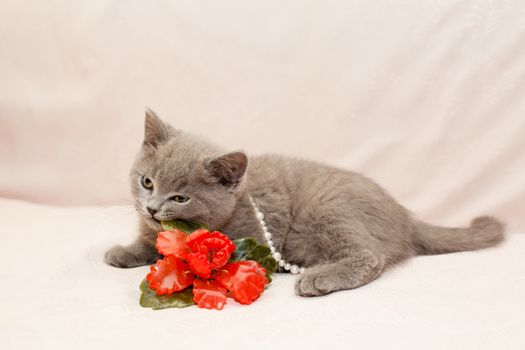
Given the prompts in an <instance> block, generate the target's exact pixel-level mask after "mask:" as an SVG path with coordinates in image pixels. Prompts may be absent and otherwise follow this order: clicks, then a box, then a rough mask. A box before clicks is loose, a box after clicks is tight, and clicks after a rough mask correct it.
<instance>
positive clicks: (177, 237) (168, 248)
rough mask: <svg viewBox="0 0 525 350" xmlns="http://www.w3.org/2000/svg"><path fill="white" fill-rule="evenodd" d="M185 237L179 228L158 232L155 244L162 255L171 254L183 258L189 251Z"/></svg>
mask: <svg viewBox="0 0 525 350" xmlns="http://www.w3.org/2000/svg"><path fill="white" fill-rule="evenodd" d="M186 237H188V235H187V234H186V233H184V232H182V231H180V230H171V231H163V232H159V235H158V236H157V244H156V245H155V246H156V247H157V250H158V251H159V253H161V254H162V255H164V256H168V255H173V256H175V257H177V258H179V259H182V260H184V259H186V256H187V255H188V253H189V251H190V249H189V248H188V246H187V245H186Z"/></svg>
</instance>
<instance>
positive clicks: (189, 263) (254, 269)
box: [140, 220, 277, 310]
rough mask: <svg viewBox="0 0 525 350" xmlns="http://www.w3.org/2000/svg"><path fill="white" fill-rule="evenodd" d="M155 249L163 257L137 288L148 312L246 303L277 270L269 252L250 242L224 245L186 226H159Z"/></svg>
mask: <svg viewBox="0 0 525 350" xmlns="http://www.w3.org/2000/svg"><path fill="white" fill-rule="evenodd" d="M162 227H163V229H164V230H165V231H162V232H159V233H158V236H157V243H156V247H157V250H158V251H159V253H160V254H162V255H163V256H164V258H162V259H160V260H158V261H157V263H156V264H155V265H152V266H151V267H150V272H149V273H148V275H147V276H146V278H145V279H144V280H143V281H142V283H141V285H140V290H141V291H142V295H141V297H140V305H141V306H143V307H149V308H152V309H154V310H158V309H165V308H170V307H177V308H182V307H186V306H191V305H194V304H196V305H197V306H198V307H200V308H207V309H217V310H221V309H222V308H223V307H224V305H226V303H227V300H228V297H230V298H233V299H234V300H235V301H237V302H238V303H240V304H251V303H252V302H253V301H255V300H256V299H257V298H259V296H260V295H261V294H262V293H263V292H264V289H265V288H266V286H267V285H268V283H270V282H271V275H272V273H274V272H275V271H276V270H277V262H276V261H275V259H274V258H273V257H272V254H271V251H270V248H269V247H268V246H266V245H263V244H258V243H257V241H256V240H255V239H254V238H241V239H237V240H233V241H232V240H230V239H229V238H228V237H227V236H226V235H224V234H222V233H220V232H218V231H214V232H210V231H209V230H207V229H206V228H203V227H202V226H200V225H197V224H194V223H189V222H186V221H180V220H177V221H169V222H162Z"/></svg>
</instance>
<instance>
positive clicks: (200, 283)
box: [193, 279, 227, 310]
mask: <svg viewBox="0 0 525 350" xmlns="http://www.w3.org/2000/svg"><path fill="white" fill-rule="evenodd" d="M226 292H227V290H226V288H224V287H223V286H221V285H220V284H219V283H217V282H216V281H214V280H200V279H197V280H195V282H193V301H195V303H196V304H197V306H198V307H200V308H205V309H217V310H222V308H223V307H224V305H226V302H227V299H226V294H225V293H226Z"/></svg>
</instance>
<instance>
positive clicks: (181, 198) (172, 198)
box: [170, 195, 190, 203]
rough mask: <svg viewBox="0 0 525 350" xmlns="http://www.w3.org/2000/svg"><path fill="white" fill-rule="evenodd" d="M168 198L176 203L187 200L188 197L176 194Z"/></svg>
mask: <svg viewBox="0 0 525 350" xmlns="http://www.w3.org/2000/svg"><path fill="white" fill-rule="evenodd" d="M170 200H172V201H174V202H177V203H185V202H187V201H189V200H190V198H189V197H186V196H181V195H176V196H173V197H171V198H170Z"/></svg>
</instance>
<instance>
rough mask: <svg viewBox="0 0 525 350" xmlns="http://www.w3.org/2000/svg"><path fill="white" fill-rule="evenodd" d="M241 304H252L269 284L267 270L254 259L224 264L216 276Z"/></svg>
mask: <svg viewBox="0 0 525 350" xmlns="http://www.w3.org/2000/svg"><path fill="white" fill-rule="evenodd" d="M214 278H215V280H217V281H218V282H219V283H221V284H222V285H223V286H224V287H226V288H227V289H228V290H229V291H230V292H231V293H232V296H233V298H234V299H235V300H236V301H238V302H239V303H241V304H251V303H252V302H253V301H254V300H255V299H257V298H258V297H259V296H260V295H261V294H262V292H264V287H265V286H266V285H267V284H268V279H267V278H266V270H265V269H264V268H263V267H262V266H261V265H259V263H258V262H256V261H253V260H248V261H238V262H234V263H231V264H228V265H226V266H224V267H223V268H222V269H221V270H220V271H218V272H217V274H216V275H215V276H214Z"/></svg>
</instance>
